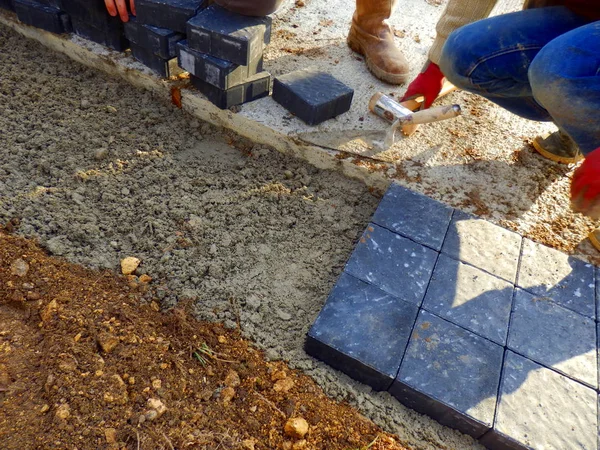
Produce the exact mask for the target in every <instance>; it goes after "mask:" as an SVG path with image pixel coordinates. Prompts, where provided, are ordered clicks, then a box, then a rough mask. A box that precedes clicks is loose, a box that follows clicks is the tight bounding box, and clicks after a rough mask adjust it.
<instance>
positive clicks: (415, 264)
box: [346, 224, 438, 306]
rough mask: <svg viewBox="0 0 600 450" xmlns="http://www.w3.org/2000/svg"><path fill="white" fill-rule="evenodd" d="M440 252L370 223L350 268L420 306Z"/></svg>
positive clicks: (355, 250) (354, 272)
mask: <svg viewBox="0 0 600 450" xmlns="http://www.w3.org/2000/svg"><path fill="white" fill-rule="evenodd" d="M437 256H438V254H437V253H436V252H435V251H433V250H431V249H429V248H427V247H424V246H422V245H421V244H417V243H415V242H413V241H411V240H410V239H406V238H404V237H402V236H399V235H397V234H395V233H392V232H391V231H389V230H386V229H385V228H381V227H379V226H377V225H374V224H370V225H369V226H368V227H367V229H366V230H365V232H364V234H363V235H362V237H361V238H360V241H359V242H358V244H357V245H356V248H355V249H354V253H353V254H352V257H351V258H350V260H349V261H348V264H347V265H346V271H347V272H348V273H350V274H351V275H354V276H355V277H356V278H359V279H361V280H363V281H367V282H369V283H371V284H373V285H375V286H377V287H379V288H380V289H382V290H384V291H386V292H388V293H389V294H392V295H394V296H396V297H398V298H401V299H402V300H405V301H407V302H410V303H413V304H415V305H417V306H418V305H420V304H421V302H422V301H423V296H424V295H425V291H426V289H427V285H428V284H429V279H430V278H431V273H432V272H433V267H434V265H435V262H436V259H437Z"/></svg>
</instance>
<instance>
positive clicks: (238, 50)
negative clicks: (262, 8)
mask: <svg viewBox="0 0 600 450" xmlns="http://www.w3.org/2000/svg"><path fill="white" fill-rule="evenodd" d="M187 38H188V43H189V46H190V47H192V48H193V49H196V50H198V51H200V52H203V53H208V54H210V55H212V56H214V57H215V58H220V59H224V60H226V61H231V62H233V63H235V64H239V65H241V66H247V65H249V64H250V63H251V62H252V61H253V60H255V59H257V58H260V57H261V56H262V53H263V46H264V44H268V43H269V42H270V40H271V18H270V17H268V16H267V17H250V16H243V15H241V14H236V13H233V12H231V11H228V10H226V9H224V8H221V7H220V6H218V5H215V4H213V5H211V6H209V7H208V8H206V9H204V10H202V11H200V13H198V15H196V16H195V17H193V18H192V19H190V20H189V21H188V23H187Z"/></svg>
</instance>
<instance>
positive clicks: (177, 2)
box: [135, 0, 208, 34]
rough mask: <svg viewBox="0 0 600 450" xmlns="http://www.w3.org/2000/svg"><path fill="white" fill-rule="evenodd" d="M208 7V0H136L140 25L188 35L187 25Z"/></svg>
mask: <svg viewBox="0 0 600 450" xmlns="http://www.w3.org/2000/svg"><path fill="white" fill-rule="evenodd" d="M207 5H208V1H207V0H136V1H135V9H136V14H137V16H136V17H137V19H138V21H139V22H140V23H142V24H146V25H153V26H156V27H161V28H168V29H169V30H174V31H177V32H178V33H183V34H185V33H186V23H187V21H188V20H189V19H191V18H192V17H194V16H195V15H196V13H197V12H198V11H200V10H202V9H203V8H206V6H207Z"/></svg>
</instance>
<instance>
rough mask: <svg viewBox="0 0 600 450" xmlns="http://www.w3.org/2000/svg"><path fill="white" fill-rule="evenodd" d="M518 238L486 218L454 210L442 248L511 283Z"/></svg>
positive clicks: (517, 260)
mask: <svg viewBox="0 0 600 450" xmlns="http://www.w3.org/2000/svg"><path fill="white" fill-rule="evenodd" d="M521 239H522V238H521V236H520V235H518V234H517V233H513V232H512V231H508V230H505V229H504V228H501V227H499V226H497V225H494V224H493V223H490V222H488V221H487V220H483V219H478V218H476V217H474V216H472V215H469V214H466V213H464V212H461V211H455V212H454V216H453V217H452V222H451V223H450V228H449V229H448V234H447V235H446V240H445V241H444V245H443V247H442V252H443V253H446V254H447V255H449V256H451V257H453V258H456V259H459V260H461V261H464V262H466V263H469V264H472V265H473V266H475V267H478V268H480V269H483V270H485V271H486V272H489V273H491V274H492V275H495V276H497V277H500V278H503V279H504V280H506V281H508V282H510V283H514V282H515V276H516V273H517V265H518V262H519V252H520V250H521Z"/></svg>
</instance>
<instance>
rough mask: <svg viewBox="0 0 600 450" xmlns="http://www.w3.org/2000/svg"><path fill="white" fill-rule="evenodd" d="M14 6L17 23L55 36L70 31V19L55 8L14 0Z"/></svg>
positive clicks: (26, 0)
mask: <svg viewBox="0 0 600 450" xmlns="http://www.w3.org/2000/svg"><path fill="white" fill-rule="evenodd" d="M14 6H15V10H16V12H17V17H18V18H19V21H21V22H23V23H24V24H27V25H31V26H34V27H36V28H41V29H42V30H46V31H50V32H51V33H57V34H61V33H70V32H71V31H72V27H71V19H70V18H69V16H68V15H67V14H65V13H64V12H61V10H60V9H59V8H57V7H54V6H49V5H43V4H41V3H38V2H35V1H32V0H15V1H14Z"/></svg>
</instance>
